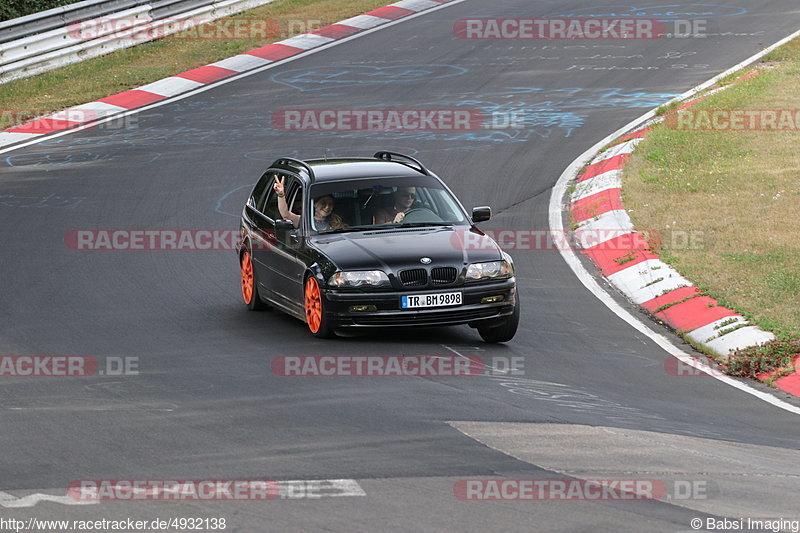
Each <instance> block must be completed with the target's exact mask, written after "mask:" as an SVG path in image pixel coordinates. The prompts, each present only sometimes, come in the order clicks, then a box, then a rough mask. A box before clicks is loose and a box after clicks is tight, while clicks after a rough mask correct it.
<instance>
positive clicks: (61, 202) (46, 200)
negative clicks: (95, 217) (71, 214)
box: [0, 194, 87, 209]
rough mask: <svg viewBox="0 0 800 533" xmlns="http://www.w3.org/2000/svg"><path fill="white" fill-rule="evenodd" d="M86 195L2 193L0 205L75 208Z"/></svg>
mask: <svg viewBox="0 0 800 533" xmlns="http://www.w3.org/2000/svg"><path fill="white" fill-rule="evenodd" d="M86 199H87V197H86V196H58V195H56V194H48V195H47V196H17V195H16V194H0V207H34V208H42V207H63V208H65V209H74V208H75V207H77V205H78V204H79V203H81V202H82V201H83V200H86Z"/></svg>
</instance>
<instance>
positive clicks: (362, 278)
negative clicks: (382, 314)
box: [328, 270, 389, 287]
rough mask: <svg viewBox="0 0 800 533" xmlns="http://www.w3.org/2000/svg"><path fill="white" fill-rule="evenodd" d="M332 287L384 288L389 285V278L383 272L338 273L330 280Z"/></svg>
mask: <svg viewBox="0 0 800 533" xmlns="http://www.w3.org/2000/svg"><path fill="white" fill-rule="evenodd" d="M328 285H330V286H331V287H382V286H388V285H389V277H388V276H387V275H386V272H384V271H383V270H359V271H351V272H337V273H336V274H334V275H333V276H331V278H330V279H329V280H328Z"/></svg>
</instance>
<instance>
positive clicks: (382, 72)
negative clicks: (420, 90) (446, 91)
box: [270, 65, 468, 91]
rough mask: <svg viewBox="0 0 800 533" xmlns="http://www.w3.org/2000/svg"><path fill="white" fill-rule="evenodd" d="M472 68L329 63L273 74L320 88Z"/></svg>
mask: <svg viewBox="0 0 800 533" xmlns="http://www.w3.org/2000/svg"><path fill="white" fill-rule="evenodd" d="M467 72H468V69H466V68H464V67H458V66H455V65H407V66H393V67H370V66H364V65H348V66H328V67H316V68H310V69H296V70H287V71H282V72H278V73H276V74H273V75H272V77H271V78H270V80H272V81H274V82H275V83H280V84H283V85H287V86H289V87H292V88H294V89H297V90H299V91H319V90H323V89H330V88H334V87H351V86H358V85H384V84H388V83H410V82H415V81H429V80H434V79H442V78H452V77H454V76H460V75H462V74H466V73H467Z"/></svg>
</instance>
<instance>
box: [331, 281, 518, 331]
mask: <svg viewBox="0 0 800 533" xmlns="http://www.w3.org/2000/svg"><path fill="white" fill-rule="evenodd" d="M443 292H461V293H462V304H461V305H457V306H452V307H435V308H430V309H401V307H400V301H401V298H402V297H403V296H408V295H412V294H430V293H443ZM492 296H503V299H502V301H499V302H495V303H481V300H482V299H484V298H488V297H492ZM323 297H324V298H325V304H324V307H325V318H326V319H327V320H329V321H330V324H331V327H334V328H380V327H409V326H420V327H421V326H454V325H458V324H469V325H471V326H477V325H478V324H481V325H483V324H486V325H489V324H490V323H491V322H492V321H499V320H500V319H502V318H503V317H505V316H508V315H510V314H512V313H513V312H514V305H515V301H516V280H515V279H514V278H510V279H507V280H502V281H497V282H490V283H480V284H475V285H462V286H459V287H443V288H439V289H431V290H420V291H393V292H377V291H376V292H349V291H341V290H334V289H327V290H324V291H323ZM363 305H370V306H374V307H375V310H370V311H353V310H352V309H351V308H352V307H353V306H363Z"/></svg>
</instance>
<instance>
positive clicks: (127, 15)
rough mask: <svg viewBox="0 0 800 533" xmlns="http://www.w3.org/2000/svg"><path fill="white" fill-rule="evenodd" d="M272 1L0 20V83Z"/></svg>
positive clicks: (81, 6) (130, 4) (113, 8)
mask: <svg viewBox="0 0 800 533" xmlns="http://www.w3.org/2000/svg"><path fill="white" fill-rule="evenodd" d="M272 1H273V0H153V1H150V0H84V1H83V2H78V3H75V4H70V5H68V6H63V7H57V8H55V9H49V10H47V11H43V12H41V13H34V14H32V15H27V16H24V17H19V18H16V19H12V20H7V21H4V22H0V83H6V82H8V81H11V80H15V79H19V78H25V77H28V76H32V75H35V74H39V73H41V72H46V71H48V70H52V69H54V68H58V67H62V66H65V65H69V64H72V63H77V62H79V61H83V60H85V59H89V58H92V57H97V56H99V55H103V54H107V53H109V52H113V51H115V50H120V49H122V48H128V47H130V46H134V45H136V44H140V43H142V42H146V41H149V40H153V39H154V38H160V37H162V36H165V35H169V34H171V33H175V32H177V31H182V30H184V29H187V28H189V27H192V26H193V25H195V23H196V22H197V21H199V20H202V21H211V20H215V19H218V18H221V17H225V16H229V15H233V14H235V13H239V12H241V11H245V10H247V9H252V8H254V7H258V6H261V5H264V4H268V3H270V2H272ZM195 19H197V20H195ZM121 21H124V22H125V23H126V25H127V26H128V27H127V28H125V29H123V30H120V26H122V24H117V23H116V22H121ZM180 21H185V22H186V24H181V23H180ZM81 27H84V28H85V27H89V28H91V29H92V31H91V32H89V33H90V35H89V36H87V37H85V38H84V37H83V36H82V35H81V34H80V31H79V29H80V28H81ZM146 29H147V30H152V31H151V32H150V34H151V35H146V34H145V32H144V30H146ZM137 30H141V31H140V32H139V33H137ZM156 36H157V37H156Z"/></svg>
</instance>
